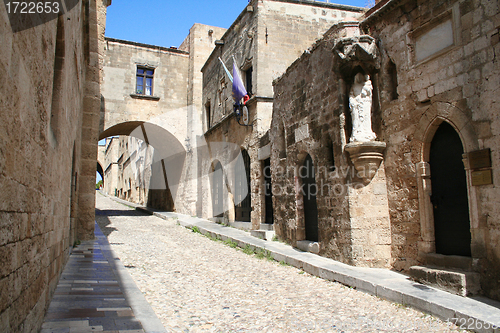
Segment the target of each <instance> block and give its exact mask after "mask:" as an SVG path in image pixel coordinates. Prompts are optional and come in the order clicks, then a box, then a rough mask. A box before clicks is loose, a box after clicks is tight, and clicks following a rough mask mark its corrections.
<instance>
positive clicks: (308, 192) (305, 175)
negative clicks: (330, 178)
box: [299, 155, 319, 242]
mask: <svg viewBox="0 0 500 333" xmlns="http://www.w3.org/2000/svg"><path fill="white" fill-rule="evenodd" d="M299 176H300V178H301V180H302V196H303V202H304V223H305V232H306V240H309V241H313V242H317V241H318V240H319V237H318V233H319V232H318V207H317V205H316V194H317V193H318V189H317V185H316V179H315V173H314V164H313V160H312V158H311V155H307V156H306V159H305V161H304V164H303V165H302V167H301V168H300V172H299Z"/></svg>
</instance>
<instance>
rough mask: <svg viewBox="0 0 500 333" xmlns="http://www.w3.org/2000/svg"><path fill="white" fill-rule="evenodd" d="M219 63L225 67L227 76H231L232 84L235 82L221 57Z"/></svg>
mask: <svg viewBox="0 0 500 333" xmlns="http://www.w3.org/2000/svg"><path fill="white" fill-rule="evenodd" d="M219 61H220V63H221V64H222V66H223V67H224V70H225V71H226V74H227V76H229V80H231V83H232V82H233V76H232V75H231V72H229V70H228V69H227V67H226V65H225V64H224V61H222V59H221V58H220V57H219Z"/></svg>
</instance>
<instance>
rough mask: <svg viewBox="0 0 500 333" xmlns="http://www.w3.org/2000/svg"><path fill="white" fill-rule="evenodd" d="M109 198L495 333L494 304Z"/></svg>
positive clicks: (498, 310)
mask: <svg viewBox="0 0 500 333" xmlns="http://www.w3.org/2000/svg"><path fill="white" fill-rule="evenodd" d="M110 198H111V199H113V200H115V201H117V202H120V203H123V204H126V205H128V206H129V207H134V208H135V209H137V210H139V211H143V212H147V213H149V214H152V215H155V216H157V217H159V218H162V219H165V220H167V219H175V220H177V222H178V223H180V224H181V225H183V226H185V227H187V228H193V227H195V226H196V227H197V228H198V230H200V231H201V233H203V234H206V235H210V236H211V237H215V238H220V239H222V240H227V239H229V240H231V241H233V242H235V243H237V244H238V246H239V247H241V248H245V247H251V248H252V249H254V250H255V251H257V250H259V249H260V250H263V251H269V252H270V254H271V255H272V257H273V258H274V259H275V260H276V261H278V262H285V263H287V264H289V265H292V266H294V267H297V268H300V269H302V270H304V271H305V272H307V273H309V274H311V275H315V276H318V277H321V278H324V279H326V280H330V281H337V282H340V283H342V284H344V285H346V286H350V287H352V288H355V289H357V290H361V291H364V292H367V293H369V294H371V295H374V296H378V297H380V298H382V299H386V300H389V301H393V302H396V303H398V304H402V305H405V306H410V307H413V308H415V309H418V310H420V311H423V312H425V313H429V314H431V315H434V316H436V317H438V318H441V319H443V320H444V321H448V322H453V323H456V324H457V326H458V327H460V328H462V329H467V330H470V331H475V332H495V333H498V332H500V306H499V303H498V302H495V301H489V300H485V299H480V298H478V299H472V298H465V297H461V296H457V295H453V294H450V293H447V292H445V291H441V290H438V289H435V288H432V287H428V286H425V285H423V284H420V283H416V282H414V281H412V280H410V279H409V278H408V277H407V276H406V275H403V274H400V273H397V272H393V271H390V270H387V269H377V268H363V267H353V266H349V265H346V264H343V263H340V262H337V261H334V260H332V259H328V258H325V257H321V256H318V255H315V254H312V253H307V252H302V251H300V250H298V249H295V248H293V247H291V246H289V245H286V244H283V243H280V242H274V241H265V240H261V239H258V238H255V237H252V236H250V234H249V233H248V232H245V231H242V230H238V229H234V228H230V227H225V226H222V225H219V224H216V223H213V222H210V221H207V220H204V219H200V218H196V217H190V216H186V215H182V214H177V213H171V212H162V211H156V210H153V209H149V208H145V207H141V206H139V205H136V204H133V203H130V202H127V201H124V200H120V199H117V198H114V197H110ZM487 303H489V304H487ZM490 304H491V305H490Z"/></svg>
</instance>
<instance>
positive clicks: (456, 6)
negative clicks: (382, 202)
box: [363, 0, 500, 299]
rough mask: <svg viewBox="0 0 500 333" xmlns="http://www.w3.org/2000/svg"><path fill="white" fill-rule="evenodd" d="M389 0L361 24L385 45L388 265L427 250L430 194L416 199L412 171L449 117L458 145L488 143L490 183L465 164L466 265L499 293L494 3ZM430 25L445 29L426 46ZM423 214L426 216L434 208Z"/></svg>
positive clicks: (497, 20)
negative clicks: (475, 179) (479, 180)
mask: <svg viewBox="0 0 500 333" xmlns="http://www.w3.org/2000/svg"><path fill="white" fill-rule="evenodd" d="M392 3H393V5H392V6H389V7H388V8H390V9H389V10H386V11H382V12H380V13H378V14H377V13H375V14H373V15H371V16H369V17H368V19H367V20H365V22H364V23H363V27H364V29H365V31H366V32H370V34H371V35H372V36H373V37H375V38H377V39H378V40H380V41H381V42H382V45H383V47H382V49H383V53H382V55H383V64H382V70H381V80H380V84H381V94H380V95H381V110H382V114H381V117H382V118H383V122H384V127H383V133H382V137H383V140H384V141H386V142H387V144H388V148H387V152H386V170H387V177H388V190H389V199H390V201H389V206H390V212H391V222H392V256H393V258H394V267H395V268H397V269H405V268H408V266H409V265H411V264H413V263H416V262H421V263H425V261H426V259H425V257H426V256H425V254H426V253H432V252H433V238H432V236H431V235H429V234H430V233H429V230H428V229H429V228H432V223H433V222H432V220H429V218H428V217H426V216H429V215H428V213H429V211H431V210H432V208H430V209H429V208H428V207H432V206H431V205H430V202H428V199H425V200H422V198H423V197H424V193H422V192H420V193H419V190H418V189H419V187H420V188H421V189H422V188H423V187H422V186H421V184H418V182H417V179H424V178H425V176H424V178H422V177H421V175H420V176H419V177H420V178H418V177H417V175H419V170H418V169H417V170H416V165H418V163H424V164H425V163H427V162H428V161H429V160H428V158H429V156H428V154H429V148H430V142H431V140H432V137H433V134H434V132H435V130H436V128H437V126H438V125H439V123H440V122H442V121H446V122H448V123H449V124H451V125H452V126H453V127H454V128H455V130H456V131H457V133H458V134H459V135H460V137H461V140H462V143H463V146H464V150H465V153H470V152H472V151H476V150H479V149H484V148H491V159H492V170H493V171H492V172H493V184H491V185H482V186H473V185H472V179H471V177H472V175H471V170H467V182H468V195H469V210H470V223H471V233H472V244H471V245H472V258H473V259H474V260H473V263H474V264H473V266H474V267H473V269H474V270H476V271H479V272H480V273H481V274H482V277H483V278H482V287H483V290H485V292H486V293H487V294H488V295H489V296H490V297H493V298H497V299H499V298H500V291H499V290H500V285H499V281H498V276H499V275H500V271H499V270H498V267H500V266H499V260H500V252H499V250H498V249H499V246H498V245H499V242H500V232H499V230H500V229H499V228H500V221H499V219H498V216H499V212H498V207H499V205H498V204H497V203H498V202H499V200H500V197H499V195H498V191H497V190H496V187H497V186H498V181H499V179H500V178H498V177H499V172H500V169H499V165H498V163H499V161H500V159H499V158H498V154H499V152H498V147H499V134H500V133H499V131H498V128H499V127H498V116H497V114H498V96H497V95H498V94H497V93H496V92H497V91H498V87H499V77H500V76H499V72H500V66H499V65H498V64H499V63H498V60H497V58H496V56H495V55H496V54H498V52H499V51H500V46H499V43H498V31H499V26H500V8H499V5H498V2H496V1H479V0H467V1H416V2H403V1H401V2H400V1H392ZM445 22H449V26H450V27H451V31H452V34H449V32H448V33H447V31H449V30H446V29H445V28H443V27H439V25H440V24H443V23H445ZM430 29H441V30H435V31H440V35H441V36H449V37H443V40H442V41H440V42H438V43H432V41H431V42H427V43H428V44H431V45H427V44H426V41H425V37H426V31H429V30H430ZM419 43H420V44H419ZM443 44H444V45H443ZM448 45H449V46H448ZM436 46H437V47H438V48H437V49H436ZM445 46H447V47H445ZM440 49H441V50H440ZM390 62H392V63H393V64H394V65H395V68H396V69H397V91H396V92H397V94H394V91H393V90H394V88H393V87H391V85H393V84H392V83H391V80H390V79H389V76H390V74H389V72H390V67H389V65H390ZM395 97H397V98H395ZM465 163H466V165H467V164H468V160H467V158H466V160H465ZM466 169H469V168H468V167H467V168H466ZM424 198H425V197H424ZM419 199H420V200H421V201H420V203H419ZM426 207H427V208H426ZM430 216H431V219H432V212H431V214H430ZM426 225H427V226H426ZM428 225H430V227H429V226H428Z"/></svg>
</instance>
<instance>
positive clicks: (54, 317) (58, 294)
mask: <svg viewBox="0 0 500 333" xmlns="http://www.w3.org/2000/svg"><path fill="white" fill-rule="evenodd" d="M95 236H96V240H95V241H88V242H83V243H82V244H80V245H78V246H77V247H76V248H74V249H73V251H72V253H71V255H70V258H69V261H68V263H67V265H66V267H65V268H64V271H63V273H62V275H61V278H60V280H59V283H58V285H57V289H56V291H55V294H54V297H53V299H52V301H51V303H50V307H49V309H48V312H47V314H46V316H45V321H44V323H43V325H42V330H41V333H87V332H107V333H139V332H151V333H152V332H166V330H165V328H164V327H163V325H162V324H161V322H160V321H159V320H158V318H157V317H156V315H155V313H154V312H153V310H152V309H151V306H150V305H149V303H148V302H147V301H146V299H145V298H144V296H143V295H142V293H141V291H140V290H139V289H138V288H137V287H136V285H135V283H134V281H133V280H132V278H131V277H130V275H129V274H128V272H127V271H126V269H125V267H123V264H122V263H121V262H120V260H119V259H118V258H116V257H115V255H114V254H113V251H112V250H111V248H110V246H109V244H108V241H107V239H106V237H105V236H104V235H103V234H102V232H101V230H100V229H99V226H98V225H97V224H96V226H95Z"/></svg>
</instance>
